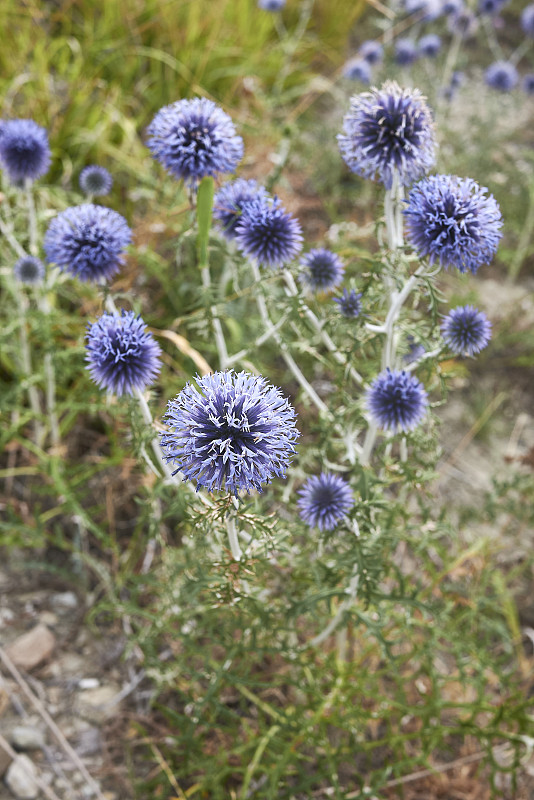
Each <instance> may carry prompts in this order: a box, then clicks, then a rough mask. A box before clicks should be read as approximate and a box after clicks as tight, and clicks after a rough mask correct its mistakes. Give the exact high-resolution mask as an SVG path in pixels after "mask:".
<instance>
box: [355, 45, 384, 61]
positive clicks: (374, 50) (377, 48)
mask: <svg viewBox="0 0 534 800" xmlns="http://www.w3.org/2000/svg"><path fill="white" fill-rule="evenodd" d="M358 55H359V56H360V58H363V59H364V60H365V61H367V63H368V64H371V66H374V65H375V64H380V62H381V61H382V60H383V58H384V48H383V47H382V45H381V44H380V42H375V41H374V40H373V39H368V40H367V41H365V42H362V44H361V45H360V47H359V48H358Z"/></svg>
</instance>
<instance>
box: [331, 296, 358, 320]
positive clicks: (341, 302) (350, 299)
mask: <svg viewBox="0 0 534 800" xmlns="http://www.w3.org/2000/svg"><path fill="white" fill-rule="evenodd" d="M361 297H362V293H361V292H358V293H356V291H355V290H354V289H351V290H350V292H349V290H348V289H343V294H342V295H341V297H334V303H337V304H338V306H339V310H340V312H341V314H342V315H343V316H344V317H347V318H349V319H355V318H356V317H359V316H360V313H361V310H362V301H361Z"/></svg>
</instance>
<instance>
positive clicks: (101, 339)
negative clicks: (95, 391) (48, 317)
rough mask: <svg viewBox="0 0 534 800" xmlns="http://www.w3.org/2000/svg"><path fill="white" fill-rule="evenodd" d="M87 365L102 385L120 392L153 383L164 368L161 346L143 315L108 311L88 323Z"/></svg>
mask: <svg viewBox="0 0 534 800" xmlns="http://www.w3.org/2000/svg"><path fill="white" fill-rule="evenodd" d="M86 339H87V344H86V356H85V360H86V361H87V369H88V370H89V372H90V374H91V378H92V379H93V380H94V382H95V383H96V384H97V386H99V387H100V388H101V389H106V390H107V391H108V392H111V393H113V394H116V395H118V396H119V397H120V396H121V395H123V394H134V393H135V392H136V391H141V392H142V391H144V390H145V389H146V388H147V386H150V385H151V384H152V383H153V382H154V380H155V378H156V376H157V374H158V372H159V370H160V360H159V357H160V354H161V349H160V347H159V345H158V344H157V342H156V340H155V339H154V337H153V336H152V334H151V333H149V332H148V331H147V329H146V325H145V323H144V322H143V320H142V319H141V317H140V316H136V315H135V314H134V312H133V311H124V310H122V312H121V315H120V316H119V315H118V314H109V313H107V312H105V313H104V314H102V316H101V317H99V319H97V320H96V322H93V323H92V324H89V325H88V326H87V336H86Z"/></svg>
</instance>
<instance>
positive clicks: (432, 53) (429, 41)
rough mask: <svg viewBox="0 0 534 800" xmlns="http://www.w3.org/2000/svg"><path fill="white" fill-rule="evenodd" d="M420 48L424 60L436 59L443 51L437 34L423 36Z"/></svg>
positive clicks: (420, 40)
mask: <svg viewBox="0 0 534 800" xmlns="http://www.w3.org/2000/svg"><path fill="white" fill-rule="evenodd" d="M418 48H419V55H420V56H422V58H435V57H436V56H437V55H438V53H439V51H440V50H441V38H440V37H439V36H438V35H437V34H436V33H428V34H427V35H426V36H421V38H420V39H419V44H418Z"/></svg>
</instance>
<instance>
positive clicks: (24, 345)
mask: <svg viewBox="0 0 534 800" xmlns="http://www.w3.org/2000/svg"><path fill="white" fill-rule="evenodd" d="M15 297H16V298H17V303H18V307H19V321H20V325H19V341H20V353H21V361H22V372H23V375H24V377H25V378H26V380H27V381H31V379H32V375H33V370H32V359H31V351H30V343H29V340H28V330H27V327H26V311H27V301H26V298H25V297H24V295H23V294H22V292H21V291H20V289H19V287H18V286H17V285H16V283H15ZM28 398H29V401H30V408H31V410H32V413H33V417H34V419H33V432H34V438H35V443H36V444H37V445H39V447H42V445H43V442H44V428H43V426H42V424H41V419H40V417H41V401H40V398H39V391H38V389H37V387H36V386H35V385H34V384H33V383H30V384H29V385H28Z"/></svg>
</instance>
